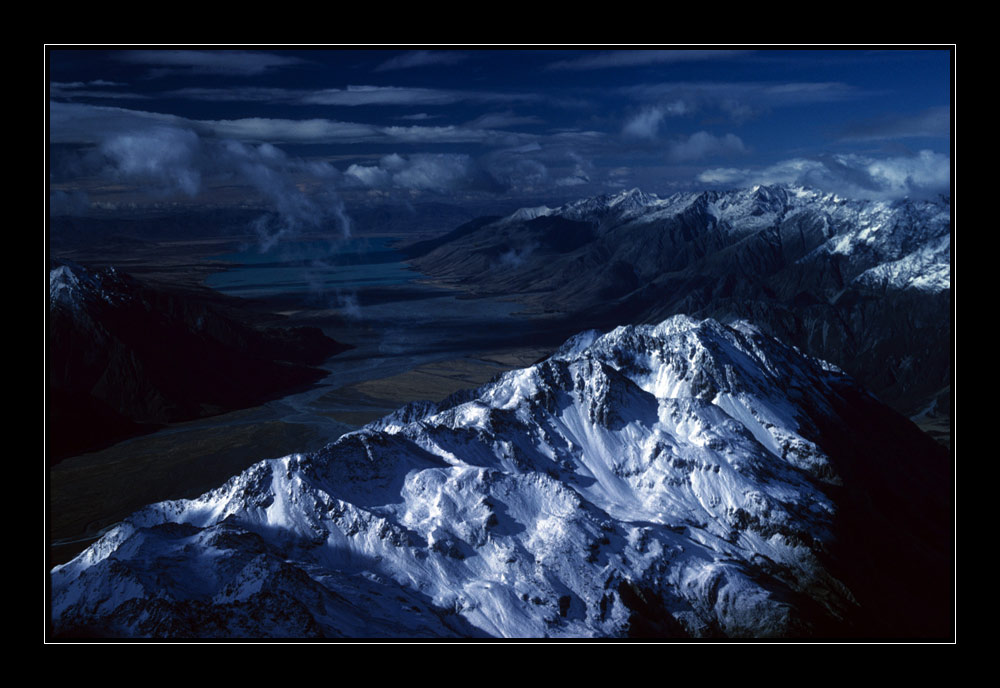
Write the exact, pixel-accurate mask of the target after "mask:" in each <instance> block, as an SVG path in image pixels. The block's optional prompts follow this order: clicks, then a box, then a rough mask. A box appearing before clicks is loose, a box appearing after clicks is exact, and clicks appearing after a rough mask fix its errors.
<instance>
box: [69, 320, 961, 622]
mask: <svg viewBox="0 0 1000 688" xmlns="http://www.w3.org/2000/svg"><path fill="white" fill-rule="evenodd" d="M949 474H950V466H949V462H948V457H947V454H946V452H945V451H944V450H943V449H942V448H941V447H940V446H939V445H937V444H936V443H935V442H933V441H932V440H930V439H929V438H928V437H927V436H926V435H924V434H923V433H921V432H919V430H917V429H916V427H915V426H913V424H912V423H910V422H909V421H907V420H906V419H905V418H903V417H901V416H899V415H897V414H896V413H895V412H893V411H891V410H890V409H889V408H887V407H885V406H883V405H882V404H880V403H879V402H877V401H876V400H875V399H874V398H873V397H871V396H870V395H869V394H868V393H867V392H865V391H864V390H862V389H861V388H860V387H858V386H857V385H856V384H855V383H854V382H853V381H852V380H851V379H850V378H849V377H847V376H846V375H844V374H843V373H842V372H841V371H839V370H838V369H837V368H835V367H833V366H830V365H829V364H825V363H823V362H821V361H819V360H817V359H813V358H809V357H806V356H804V355H802V354H801V353H799V352H798V351H796V350H794V349H792V348H789V347H787V346H784V345H782V344H780V343H778V342H777V341H775V340H773V339H771V338H769V337H767V336H766V335H764V334H762V333H761V332H760V331H758V330H757V329H755V328H754V327H752V326H750V325H748V324H746V323H739V324H736V325H734V326H733V327H726V326H723V325H721V324H719V323H718V322H715V321H711V320H707V321H697V320H693V319H690V318H687V317H683V316H677V317H674V318H671V319H668V320H667V321H664V322H663V323H661V324H659V325H657V326H630V327H622V328H618V329H616V330H614V331H613V332H610V333H608V334H606V335H603V336H601V335H599V334H598V333H596V332H588V333H583V334H581V335H579V336H577V337H574V338H573V339H571V340H570V341H569V342H567V343H566V344H565V345H564V346H563V347H562V349H560V351H558V352H557V353H556V354H555V355H553V356H552V357H551V358H549V359H547V360H545V361H543V362H540V363H539V364H537V365H535V366H532V367H530V368H527V369H523V370H517V371H511V372H509V373H505V374H503V375H501V376H499V377H498V378H497V379H496V380H495V381H493V382H491V383H489V384H487V385H485V386H484V387H482V388H480V389H478V390H475V391H471V392H464V393H461V394H457V395H455V396H454V397H452V398H451V399H448V400H446V401H444V402H442V403H440V404H428V403H422V404H414V405H411V406H408V407H404V408H403V409H401V410H400V411H398V412H396V413H394V414H391V415H390V416H387V417H386V418H384V419H382V420H381V421H378V422H376V423H373V424H371V425H369V426H366V427H365V428H363V429H361V430H359V431H357V432H354V433H349V434H347V435H344V436H343V437H341V438H340V439H338V440H337V441H336V442H334V443H332V444H330V445H328V446H327V447H326V448H324V449H323V450H321V451H319V452H316V453H314V454H308V455H292V456H287V457H284V458H281V459H274V460H269V461H263V462H261V463H258V464H256V465H255V466H253V467H251V468H250V469H248V470H246V471H245V472H243V473H242V474H240V475H238V476H236V477H234V478H232V479H231V480H230V481H228V482H227V483H226V484H225V485H223V486H222V487H220V488H218V489H216V490H213V491H211V492H209V493H207V494H205V495H203V496H202V497H200V498H198V499H194V500H180V501H173V502H163V503H160V504H155V505H152V506H150V507H147V508H146V509H144V510H142V511H140V512H138V513H136V514H135V515H133V516H132V517H131V518H129V519H128V520H126V521H125V522H123V523H122V524H121V525H119V526H118V527H117V528H115V529H114V530H112V531H111V532H109V533H108V534H107V535H106V536H105V537H103V538H102V539H101V540H99V541H98V542H97V543H95V544H94V545H93V546H92V547H90V548H89V549H88V550H86V551H85V552H83V553H82V554H81V555H80V556H79V557H77V558H76V559H74V560H73V561H71V562H69V563H68V564H65V565H63V566H59V567H56V568H55V569H54V570H53V572H52V611H53V625H54V630H55V632H56V633H57V634H61V635H101V636H167V637H192V636H207V637H218V636H252V637H280V636H293V637H306V636H323V637H343V636H348V637H384V636H397V637H425V636H455V635H457V636H504V637H592V636H600V637H616V636H630V635H631V636H644V635H653V636H659V637H673V636H683V637H687V636H694V637H717V636H726V637H854V636H861V637H867V638H871V637H901V636H907V637H911V636H912V637H923V638H940V637H947V636H948V635H949V634H950V632H951V625H950V618H951V614H950V612H951V608H950V603H951V599H952V596H951V585H950V570H951V565H950V564H951V559H950V556H951V540H950V534H951V529H950V519H949V514H950V503H949V500H950V490H949V487H948V486H949V484H950V481H949Z"/></svg>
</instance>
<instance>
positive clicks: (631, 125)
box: [622, 106, 667, 139]
mask: <svg viewBox="0 0 1000 688" xmlns="http://www.w3.org/2000/svg"><path fill="white" fill-rule="evenodd" d="M666 116H667V111H666V110H665V109H664V108H662V107H658V106H654V107H647V108H643V109H642V110H641V111H640V112H639V113H638V114H636V115H633V116H632V117H631V118H630V119H629V120H628V121H626V122H625V126H624V127H622V134H624V135H625V136H628V137H630V138H635V139H655V138H656V137H657V136H658V135H659V131H660V123H661V122H662V121H663V119H664V118H665V117H666Z"/></svg>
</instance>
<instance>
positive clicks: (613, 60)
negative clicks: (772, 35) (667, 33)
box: [548, 50, 748, 71]
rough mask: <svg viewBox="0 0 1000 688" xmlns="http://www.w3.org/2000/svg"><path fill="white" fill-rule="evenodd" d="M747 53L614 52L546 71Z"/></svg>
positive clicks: (552, 66)
mask: <svg viewBox="0 0 1000 688" xmlns="http://www.w3.org/2000/svg"><path fill="white" fill-rule="evenodd" d="M747 52H748V51H746V50H615V51H609V52H603V53H597V54H591V55H583V56H581V57H575V58H570V59H567V60H559V61H557V62H552V63H550V64H549V65H548V69H552V70H574V71H582V70H590V69H608V68H613V67H638V66H642V65H651V64H670V63H678V62H700V61H704V60H720V59H731V58H733V57H739V56H741V55H745V54H746V53H747Z"/></svg>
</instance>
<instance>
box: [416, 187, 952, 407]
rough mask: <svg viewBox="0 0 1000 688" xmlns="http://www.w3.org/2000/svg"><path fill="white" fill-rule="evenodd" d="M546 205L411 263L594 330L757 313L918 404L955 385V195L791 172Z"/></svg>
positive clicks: (899, 400) (906, 403)
mask: <svg viewBox="0 0 1000 688" xmlns="http://www.w3.org/2000/svg"><path fill="white" fill-rule="evenodd" d="M530 211H531V212H526V211H524V210H521V211H517V212H515V213H514V214H512V215H509V216H507V217H505V218H501V219H499V220H493V221H485V220H484V222H483V223H482V224H480V225H479V226H473V225H471V224H470V225H466V231H464V232H462V233H461V234H456V235H454V236H446V237H443V238H442V239H441V240H439V241H438V242H437V243H435V244H425V245H423V246H422V247H419V248H416V249H415V250H414V251H412V252H411V253H410V256H411V262H412V264H413V265H414V266H415V267H416V268H417V269H419V270H421V271H422V272H424V273H426V274H428V275H430V276H432V277H434V278H435V279H438V280H441V281H444V282H449V283H452V284H453V285H455V286H456V287H458V288H461V289H464V290H466V291H469V292H471V293H473V294H481V295H498V294H504V295H505V296H508V297H511V298H514V299H517V300H518V301H519V302H520V303H522V304H523V305H524V306H525V308H526V310H527V311H528V312H531V313H535V314H538V315H545V314H553V313H563V314H569V315H571V316H572V317H575V318H577V319H578V320H579V322H580V323H581V327H582V328H586V327H597V328H599V329H607V328H609V327H613V326H614V325H616V324H617V323H620V322H622V321H625V322H635V323H643V322H646V323H649V322H653V323H655V322H659V321H661V320H663V319H664V318H667V317H670V316H671V315H674V314H676V313H687V314H690V315H693V316H695V317H699V318H713V319H717V320H720V321H725V322H729V321H735V320H740V319H748V320H751V321H752V322H754V323H756V324H757V325H758V326H760V327H762V328H764V329H765V331H767V332H768V333H769V334H771V335H773V336H775V337H778V338H779V339H782V340H784V341H788V342H790V343H792V344H794V345H796V346H799V347H800V348H802V349H803V350H805V351H808V352H809V353H811V354H813V355H816V356H818V357H820V358H823V359H824V360H829V361H833V362H835V363H836V364H837V365H840V366H841V367H843V368H844V369H845V370H847V371H848V372H849V373H851V374H852V375H854V376H855V377H857V378H858V379H860V380H861V381H862V382H863V383H864V384H865V385H866V386H867V387H869V388H870V389H872V390H873V391H874V392H875V393H876V394H878V395H879V397H880V398H883V399H884V400H885V401H886V402H888V403H890V405H892V406H893V407H894V408H896V409H897V410H899V411H901V412H903V413H905V414H907V415H915V414H917V413H918V412H919V411H920V410H921V409H924V408H927V407H928V405H929V404H930V402H931V400H932V399H933V398H935V396H936V395H938V393H939V391H940V390H941V389H942V388H944V387H946V386H948V385H949V384H950V377H951V356H950V351H951V328H950V322H951V280H952V268H951V259H950V257H951V204H950V198H946V197H945V198H939V199H937V200H913V201H911V200H900V201H871V200H851V199H847V198H843V197H840V196H837V195H836V194H832V193H825V192H820V191H816V190H812V189H807V188H804V187H792V186H781V185H776V186H758V187H753V188H750V189H741V190H734V191H705V192H690V193H679V194H675V195H673V196H670V197H667V198H664V199H660V198H658V197H656V196H655V195H652V194H644V193H642V192H640V191H638V190H631V191H628V192H621V193H619V194H611V195H605V196H598V197H594V198H590V199H582V200H579V201H575V202H572V203H568V204H565V205H563V206H560V207H559V208H555V209H552V208H544V209H539V208H534V209H530ZM913 342H921V346H920V348H919V351H916V352H912V351H909V350H908V347H910V346H911V345H912V343H913ZM923 344H926V346H923ZM939 401H944V402H946V401H947V400H939ZM938 408H939V410H941V411H942V412H943V413H945V414H949V413H950V407H949V404H947V403H939V405H938Z"/></svg>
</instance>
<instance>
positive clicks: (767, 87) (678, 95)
mask: <svg viewBox="0 0 1000 688" xmlns="http://www.w3.org/2000/svg"><path fill="white" fill-rule="evenodd" d="M620 93H621V94H622V95H624V96H626V97H628V98H632V99H634V100H637V101H639V102H642V103H648V104H650V106H652V107H655V108H659V109H660V110H662V112H663V114H664V115H668V114H669V115H681V114H694V113H696V112H699V111H703V110H718V111H721V112H722V113H724V114H726V115H727V116H728V117H730V118H731V119H733V120H734V121H737V122H740V121H744V120H747V119H750V118H751V117H756V116H757V115H759V114H761V113H763V112H766V111H768V110H771V109H773V108H779V107H790V106H795V105H806V104H814V103H830V102H838V101H843V100H847V99H850V98H854V97H856V96H857V95H858V92H857V90H856V89H854V88H853V87H851V86H849V85H847V84H844V83H841V82H835V81H823V82H784V83H768V82H668V83H653V84H638V85H635V86H627V87H624V88H622V89H620Z"/></svg>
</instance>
